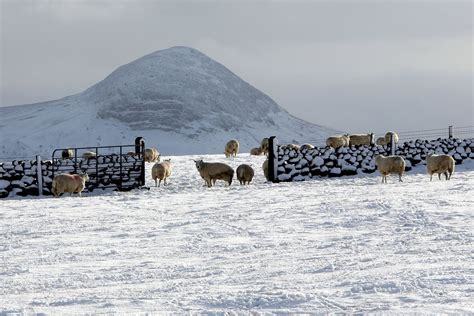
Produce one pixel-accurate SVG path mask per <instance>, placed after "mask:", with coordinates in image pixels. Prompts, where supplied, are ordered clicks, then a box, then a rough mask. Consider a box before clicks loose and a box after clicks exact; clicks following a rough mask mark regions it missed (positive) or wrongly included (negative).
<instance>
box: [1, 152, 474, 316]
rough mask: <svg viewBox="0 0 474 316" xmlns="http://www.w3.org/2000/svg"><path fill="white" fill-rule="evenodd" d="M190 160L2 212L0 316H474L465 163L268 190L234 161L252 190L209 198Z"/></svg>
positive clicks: (472, 184)
mask: <svg viewBox="0 0 474 316" xmlns="http://www.w3.org/2000/svg"><path fill="white" fill-rule="evenodd" d="M221 156H223V155H219V156H209V157H207V158H208V159H210V160H220V161H225V159H224V158H221ZM192 158H193V157H191V156H182V157H172V159H173V161H174V162H175V169H174V174H173V176H172V177H171V179H170V185H169V186H167V187H161V188H155V187H153V186H152V185H153V184H152V180H151V177H150V170H148V171H147V182H148V185H150V186H152V187H151V189H150V190H149V191H147V190H139V191H134V192H120V193H116V192H110V193H106V194H103V195H93V196H87V197H83V198H79V197H72V198H70V197H63V198H61V199H54V198H50V197H45V198H29V199H27V198H23V199H6V200H0V209H1V211H0V257H1V261H0V314H2V313H1V312H2V311H3V314H8V312H24V313H46V314H59V313H76V314H83V313H108V312H155V313H159V312H174V313H179V314H181V313H185V312H191V313H206V312H207V313H210V314H213V313H219V312H230V311H232V312H236V313H241V314H245V313H248V312H250V311H254V312H262V313H265V312H274V313H287V312H311V313H318V312H319V313H326V312H335V313H339V312H343V313H357V312H393V313H399V312H432V313H474V259H473V250H474V247H473V241H474V237H473V227H474V194H473V193H474V192H473V191H474V190H473V188H474V180H473V178H474V162H473V161H468V162H465V164H463V165H461V166H457V170H456V172H455V173H454V175H453V178H452V180H451V181H438V179H437V178H436V181H435V180H433V182H431V183H430V182H429V177H428V176H427V175H426V174H425V172H424V167H418V168H416V169H415V170H414V171H411V172H409V173H408V174H407V175H406V177H405V182H404V183H398V182H397V180H396V178H395V177H392V178H389V183H388V184H387V185H382V184H380V177H379V176H378V174H373V175H367V176H366V175H363V176H358V177H350V178H348V177H346V178H338V179H334V178H333V179H321V180H314V181H308V182H300V183H281V184H269V183H265V181H264V178H263V175H262V171H261V167H260V166H261V164H262V162H263V157H249V156H248V155H247V154H242V155H241V156H240V157H239V158H237V159H235V160H233V161H230V164H231V165H232V166H233V167H236V166H237V165H238V164H240V163H242V162H251V163H252V164H253V166H254V168H255V169H256V170H257V176H256V178H255V181H254V183H253V184H251V185H250V186H245V187H244V186H240V185H239V184H238V183H237V181H236V180H234V183H233V184H232V186H231V187H226V186H224V184H223V183H222V182H220V183H219V182H218V185H217V187H213V188H210V189H209V188H206V187H203V180H202V179H201V178H200V176H199V175H198V173H197V171H196V170H195V167H194V163H193V162H192V161H191V159H192ZM147 168H148V169H151V164H150V165H148V166H147Z"/></svg>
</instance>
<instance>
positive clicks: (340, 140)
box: [326, 135, 349, 148]
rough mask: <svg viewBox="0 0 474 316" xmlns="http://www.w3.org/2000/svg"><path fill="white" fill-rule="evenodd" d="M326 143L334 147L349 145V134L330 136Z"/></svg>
mask: <svg viewBox="0 0 474 316" xmlns="http://www.w3.org/2000/svg"><path fill="white" fill-rule="evenodd" d="M326 145H327V146H329V147H332V148H339V147H344V146H349V136H348V135H337V136H330V137H328V139H326Z"/></svg>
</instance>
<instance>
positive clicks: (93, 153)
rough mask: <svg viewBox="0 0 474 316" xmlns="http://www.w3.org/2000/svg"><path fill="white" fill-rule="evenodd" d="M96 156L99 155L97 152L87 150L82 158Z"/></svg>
mask: <svg viewBox="0 0 474 316" xmlns="http://www.w3.org/2000/svg"><path fill="white" fill-rule="evenodd" d="M96 157H97V154H96V153H95V152H93V151H86V152H85V153H83V154H82V158H84V159H93V158H96Z"/></svg>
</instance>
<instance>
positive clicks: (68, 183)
mask: <svg viewBox="0 0 474 316" xmlns="http://www.w3.org/2000/svg"><path fill="white" fill-rule="evenodd" d="M87 181H89V175H88V174H87V173H85V174H58V175H56V176H55V177H54V179H53V187H52V189H51V192H52V193H53V195H54V196H55V197H59V196H60V195H61V193H65V192H69V194H70V196H72V194H73V193H79V196H82V195H81V192H82V191H83V190H84V188H85V186H86V182H87Z"/></svg>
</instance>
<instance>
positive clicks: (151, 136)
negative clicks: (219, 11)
mask: <svg viewBox="0 0 474 316" xmlns="http://www.w3.org/2000/svg"><path fill="white" fill-rule="evenodd" d="M334 132H335V131H334V130H332V129H329V128H325V127H322V126H318V125H315V124H311V123H308V122H305V121H303V120H301V119H298V118H295V117H294V116H291V115H290V114H289V113H288V112H287V111H286V110H285V109H284V108H282V107H281V106H279V105H278V104H276V103H275V102H274V101H273V100H272V99H271V98H270V97H269V96H267V95H266V94H264V93H263V92H261V91H259V90H258V89H256V88H254V87H252V86H251V85H250V84H248V83H247V82H245V81H243V80H242V79H240V78H239V77H238V76H237V75H235V74H234V73H232V72H231V71H230V70H228V69H227V68H226V67H224V66H223V65H221V64H220V63H218V62H216V61H214V60H212V59H211V58H209V57H207V56H206V55H204V54H203V53H201V52H199V51H197V50H195V49H192V48H189V47H172V48H169V49H165V50H160V51H157V52H154V53H152V54H149V55H146V56H144V57H142V58H139V59H137V60H135V61H133V62H131V63H129V64H126V65H124V66H121V67H119V68H118V69H117V70H115V71H114V72H112V74H110V75H109V76H108V77H107V78H105V79H104V80H102V81H101V82H99V83H98V84H96V85H94V86H92V87H90V88H89V89H87V90H86V91H84V92H82V93H79V94H76V95H73V96H69V97H66V98H63V99H60V100H55V101H50V102H43V103H37V104H31V105H22V106H13V107H6V108H5V107H3V108H2V107H0V157H24V156H26V155H31V156H34V155H42V156H46V154H49V153H50V152H51V151H52V150H53V149H55V148H69V147H86V146H95V145H110V144H114V145H118V144H121V143H123V140H124V139H130V138H133V137H135V136H137V135H141V136H143V137H145V139H146V141H147V143H148V144H150V146H152V147H157V148H158V150H159V151H160V152H162V153H163V154H167V155H170V154H206V153H222V152H223V150H224V145H225V143H226V142H227V141H228V140H230V139H238V140H239V141H240V143H241V150H242V151H248V150H249V149H250V148H251V147H255V146H258V144H259V143H260V141H261V139H262V138H263V137H265V136H267V135H275V134H276V135H277V136H278V137H279V139H281V140H284V141H288V142H293V141H294V140H295V139H299V140H303V141H307V142H312V140H314V139H320V138H324V137H327V136H328V135H329V134H332V133H334Z"/></svg>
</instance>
